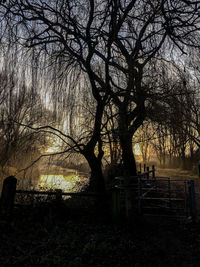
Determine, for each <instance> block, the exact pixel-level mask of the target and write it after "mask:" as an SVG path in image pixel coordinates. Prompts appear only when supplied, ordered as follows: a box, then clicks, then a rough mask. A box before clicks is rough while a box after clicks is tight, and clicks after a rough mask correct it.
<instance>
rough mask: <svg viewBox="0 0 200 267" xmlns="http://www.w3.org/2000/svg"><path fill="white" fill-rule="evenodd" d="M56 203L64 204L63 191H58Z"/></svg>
mask: <svg viewBox="0 0 200 267" xmlns="http://www.w3.org/2000/svg"><path fill="white" fill-rule="evenodd" d="M55 191H56V202H57V203H61V202H62V190H61V189H56V190H55Z"/></svg>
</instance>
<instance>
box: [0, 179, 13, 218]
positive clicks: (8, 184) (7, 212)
mask: <svg viewBox="0 0 200 267" xmlns="http://www.w3.org/2000/svg"><path fill="white" fill-rule="evenodd" d="M16 186H17V179H16V178H15V177H14V176H9V177H7V178H5V179H4V181H3V188H2V193H1V200H0V214H1V215H2V216H3V217H5V218H6V219H10V218H11V216H12V212H13V208H14V201H15V193H16Z"/></svg>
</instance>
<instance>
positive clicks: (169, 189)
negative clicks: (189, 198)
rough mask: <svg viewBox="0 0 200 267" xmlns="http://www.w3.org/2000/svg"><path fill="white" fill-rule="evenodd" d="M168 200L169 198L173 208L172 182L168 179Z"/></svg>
mask: <svg viewBox="0 0 200 267" xmlns="http://www.w3.org/2000/svg"><path fill="white" fill-rule="evenodd" d="M168 198H169V206H171V180H170V178H168Z"/></svg>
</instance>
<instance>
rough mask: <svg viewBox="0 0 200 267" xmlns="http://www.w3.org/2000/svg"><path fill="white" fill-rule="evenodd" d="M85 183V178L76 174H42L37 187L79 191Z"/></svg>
mask: <svg viewBox="0 0 200 267" xmlns="http://www.w3.org/2000/svg"><path fill="white" fill-rule="evenodd" d="M87 183H88V179H87V178H85V177H82V176H80V175H76V174H71V175H62V174H42V175H40V179H39V183H38V186H37V187H38V189H39V190H55V189H61V190H63V191H64V192H79V191H81V189H83V187H84V186H86V185H87Z"/></svg>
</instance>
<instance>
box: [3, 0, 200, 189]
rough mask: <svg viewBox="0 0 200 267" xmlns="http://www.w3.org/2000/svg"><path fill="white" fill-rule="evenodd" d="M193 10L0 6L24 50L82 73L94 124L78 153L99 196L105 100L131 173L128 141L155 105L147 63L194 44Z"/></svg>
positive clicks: (112, 0)
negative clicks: (92, 105)
mask: <svg viewBox="0 0 200 267" xmlns="http://www.w3.org/2000/svg"><path fill="white" fill-rule="evenodd" d="M199 5H200V2H199V1H189V0H188V1H186V0H173V1H172V0H161V1H160V0H159V1H158V0H155V1H149V0H142V1H137V0H132V1H124V0H108V1H107V0H106V1H105V0H101V1H99V0H98V1H97V0H90V1H89V0H87V1H78V2H77V1H76V0H72V1H63V0H60V1H52V0H48V1H47V0H41V1H37V0H25V1H23V0H7V1H6V2H5V3H2V4H1V7H2V9H3V10H4V11H5V16H6V17H7V18H8V20H7V24H6V26H7V27H10V28H11V29H12V31H13V34H15V35H16V36H17V38H18V40H20V41H21V42H22V43H23V44H24V45H26V46H27V47H29V48H32V47H36V46H39V47H40V49H43V50H44V51H46V52H47V53H49V54H51V55H54V56H56V57H57V58H60V63H61V64H62V61H63V62H67V66H68V67H70V68H72V67H76V68H77V67H79V68H80V69H81V70H82V71H83V72H84V73H86V74H87V78H88V80H89V82H90V86H91V91H92V94H93V97H94V99H95V101H96V112H95V122H94V127H93V134H92V136H91V138H90V140H89V141H88V142H87V143H86V144H84V145H82V146H79V147H78V148H79V150H80V152H81V153H82V154H83V155H84V156H85V157H86V159H87V160H88V162H89V165H90V167H91V171H92V176H93V178H94V181H96V183H97V187H98V188H99V190H100V191H101V190H103V189H104V184H103V177H102V171H101V159H102V157H103V150H102V141H101V125H102V116H103V110H104V107H105V105H106V103H107V101H108V100H109V99H112V100H113V103H114V104H115V106H116V107H117V109H118V136H119V140H120V145H121V149H122V160H123V164H124V169H125V171H126V173H127V174H128V175H135V174H136V164H135V159H134V155H133V146H132V138H133V135H134V133H135V132H136V130H137V129H138V128H139V127H140V126H141V125H142V123H143V121H144V119H145V118H146V116H147V115H148V112H149V111H148V110H149V103H150V102H151V101H152V99H153V101H156V99H157V98H156V96H157V90H156V89H157V88H154V87H152V86H151V79H152V77H153V78H155V77H156V73H154V71H155V68H154V62H155V61H156V60H160V61H162V60H166V59H168V55H169V54H170V53H172V52H174V53H175V54H176V56H180V55H181V54H183V53H185V47H186V46H193V47H195V46H197V44H198V41H199V35H198V28H199V26H198V25H199V11H198V10H199ZM19 29H21V30H19ZM169 60H170V59H169ZM158 91H159V90H158ZM158 99H159V98H158ZM95 148H98V149H97V151H98V155H96V154H95Z"/></svg>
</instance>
